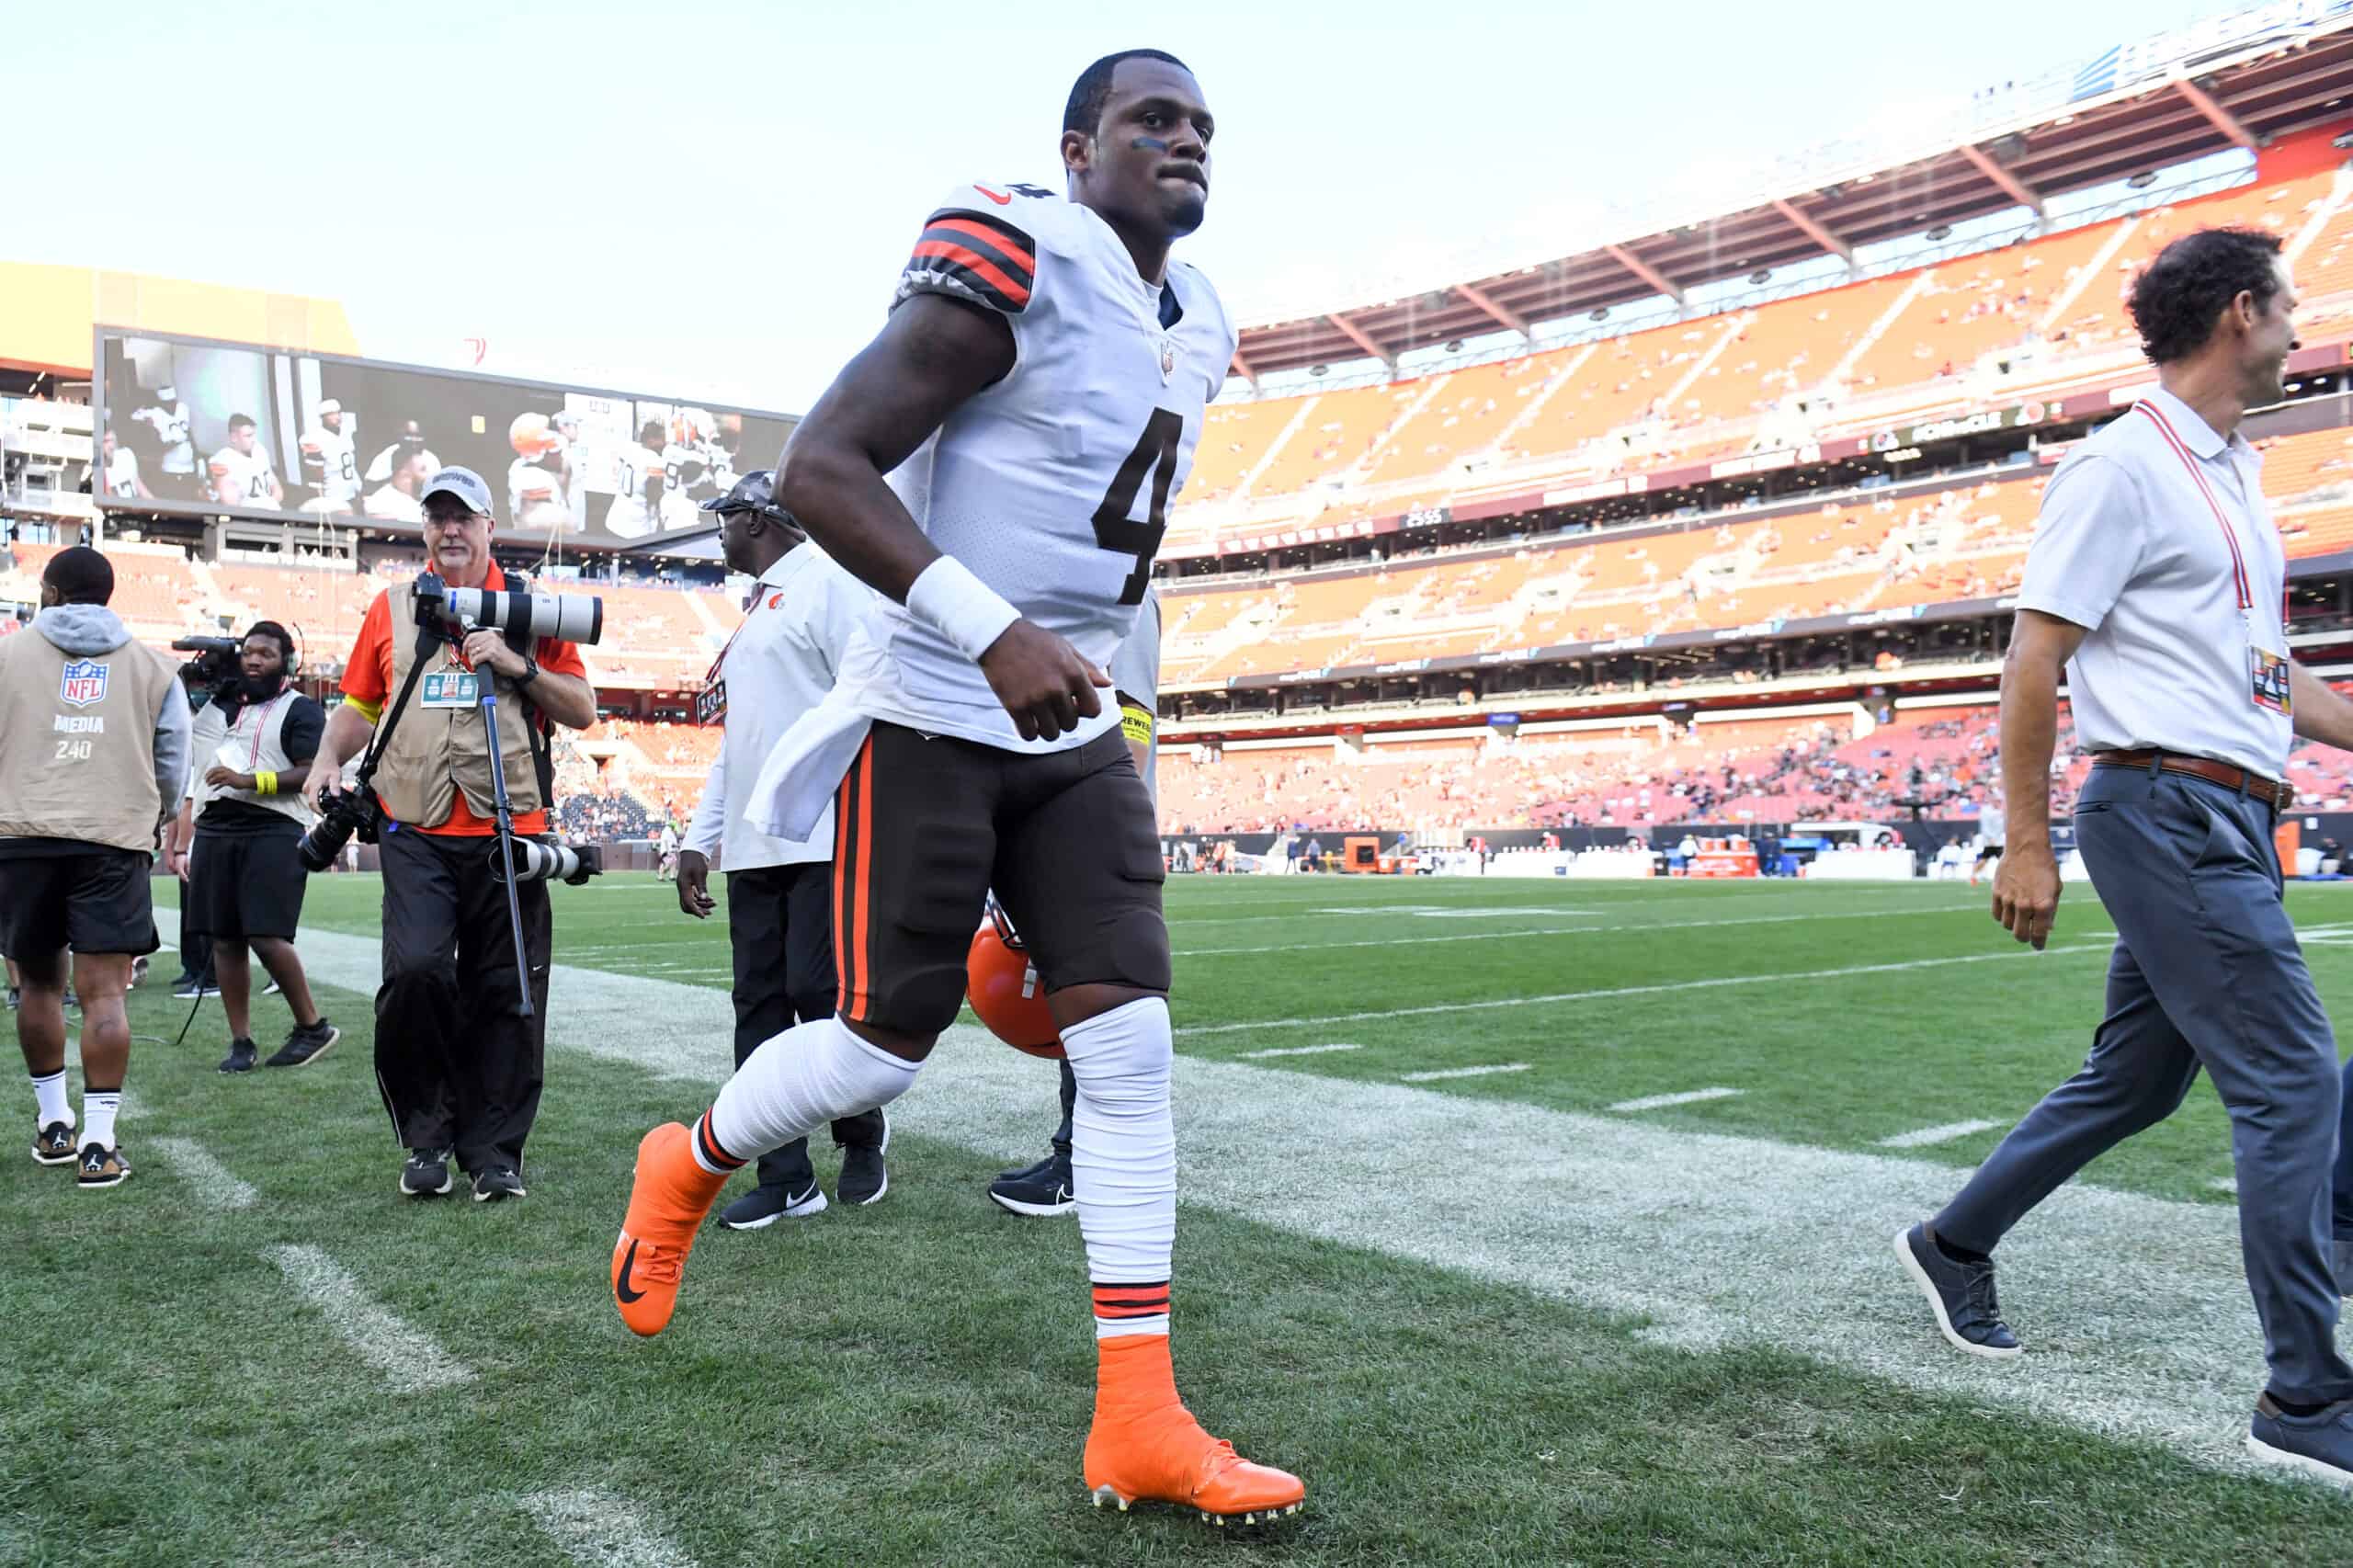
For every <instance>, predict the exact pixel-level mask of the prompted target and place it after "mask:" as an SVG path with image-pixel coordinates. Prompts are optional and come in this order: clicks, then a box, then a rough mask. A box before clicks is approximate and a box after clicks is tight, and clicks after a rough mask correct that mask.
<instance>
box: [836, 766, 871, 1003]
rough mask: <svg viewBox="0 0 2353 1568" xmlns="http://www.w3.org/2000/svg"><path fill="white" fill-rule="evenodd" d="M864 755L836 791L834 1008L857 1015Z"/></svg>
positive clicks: (851, 768)
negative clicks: (855, 817)
mask: <svg viewBox="0 0 2353 1568" xmlns="http://www.w3.org/2000/svg"><path fill="white" fill-rule="evenodd" d="M863 756H864V753H863V752H862V751H861V752H860V754H859V756H858V757H854V758H852V759H851V761H850V765H849V771H848V772H847V773H846V774H844V775H843V776H842V782H841V787H840V788H839V789H837V790H835V791H834V908H833V916H834V965H835V971H836V973H835V998H834V1011H835V1012H836V1013H839V1014H841V1015H842V1016H843V1017H856V1016H857V1015H856V1014H855V1013H853V1012H852V1011H851V1008H850V1002H851V998H852V996H853V995H854V994H855V993H854V992H853V990H852V987H853V986H854V985H855V984H856V983H857V978H858V977H857V976H856V975H854V974H852V973H851V972H850V966H851V964H852V963H854V962H855V961H856V960H857V955H856V954H854V953H852V952H851V951H850V950H849V903H850V900H851V898H853V897H854V896H855V895H856V890H855V889H853V888H852V887H851V886H850V880H849V878H850V871H851V869H852V867H851V863H850V852H849V849H850V817H851V814H852V813H853V812H856V811H857V809H858V799H857V786H858V761H859V760H861V759H862V758H863Z"/></svg>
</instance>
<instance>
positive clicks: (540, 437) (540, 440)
mask: <svg viewBox="0 0 2353 1568" xmlns="http://www.w3.org/2000/svg"><path fill="white" fill-rule="evenodd" d="M506 440H507V444H508V445H510V446H512V447H513V448H514V449H515V455H516V456H517V457H522V458H543V457H545V456H547V455H548V454H549V453H550V452H551V451H554V450H555V449H556V448H557V447H559V446H561V445H562V444H563V437H559V436H558V435H557V434H556V433H555V432H554V431H553V430H551V429H550V428H549V427H548V416H547V415H544V414H539V413H534V412H532V411H530V410H526V411H524V412H523V413H521V414H518V415H516V416H515V421H514V423H513V424H511V425H509V426H506Z"/></svg>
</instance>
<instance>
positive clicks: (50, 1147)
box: [33, 1121, 74, 1165]
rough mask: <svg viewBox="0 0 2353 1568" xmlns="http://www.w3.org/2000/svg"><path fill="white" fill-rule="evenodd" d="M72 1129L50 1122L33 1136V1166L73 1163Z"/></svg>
mask: <svg viewBox="0 0 2353 1568" xmlns="http://www.w3.org/2000/svg"><path fill="white" fill-rule="evenodd" d="M73 1163H74V1129H73V1128H71V1127H69V1126H67V1125H66V1124H65V1123H64V1122H62V1121H52V1122H51V1123H50V1124H49V1125H48V1126H46V1127H44V1128H42V1129H40V1131H37V1132H35V1133H34V1134H33V1164H35V1165H72V1164H73Z"/></svg>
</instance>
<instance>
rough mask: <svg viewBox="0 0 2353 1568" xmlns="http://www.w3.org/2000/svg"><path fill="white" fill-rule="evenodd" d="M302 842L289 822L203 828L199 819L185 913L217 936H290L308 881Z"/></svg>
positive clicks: (225, 938)
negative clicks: (246, 829)
mask: <svg viewBox="0 0 2353 1568" xmlns="http://www.w3.org/2000/svg"><path fill="white" fill-rule="evenodd" d="M301 843H302V830H301V828H300V827H297V826H296V825H295V824H293V823H291V822H290V823H288V824H286V826H285V828H284V829H283V830H282V831H281V830H279V829H277V828H266V829H264V830H263V831H261V832H259V833H207V832H206V831H205V830H204V828H203V826H202V825H201V824H199V825H198V827H197V830H196V846H195V848H194V849H193V850H191V851H190V852H189V854H188V892H187V900H188V919H189V920H190V921H191V922H193V923H194V925H195V926H197V928H198V929H199V930H201V931H202V932H203V933H204V934H205V935H206V936H208V937H211V938H212V939H213V940H215V941H236V942H241V941H244V939H245V938H246V937H284V938H285V939H286V940H288V941H292V940H293V939H294V927H295V926H298V925H300V924H301V919H302V886H303V884H304V883H305V882H306V881H309V879H308V878H307V877H306V876H305V875H304V874H303V871H302V857H301V853H300V849H301ZM201 957H202V955H200V954H199V960H200V959H201Z"/></svg>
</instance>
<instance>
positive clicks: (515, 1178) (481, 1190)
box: [474, 1165, 524, 1203]
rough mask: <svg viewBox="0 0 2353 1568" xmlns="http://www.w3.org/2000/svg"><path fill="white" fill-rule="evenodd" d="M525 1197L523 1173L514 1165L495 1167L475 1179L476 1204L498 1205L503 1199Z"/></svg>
mask: <svg viewBox="0 0 2353 1568" xmlns="http://www.w3.org/2000/svg"><path fill="white" fill-rule="evenodd" d="M523 1196H524V1192H523V1176H522V1173H521V1172H519V1171H517V1170H516V1169H515V1167H514V1166H512V1165H493V1166H491V1167H490V1168H489V1169H488V1170H485V1171H483V1173H482V1174H481V1175H479V1176H475V1177H474V1201H475V1202H476V1203H496V1202H498V1201H499V1200H500V1199H506V1198H521V1197H523Z"/></svg>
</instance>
